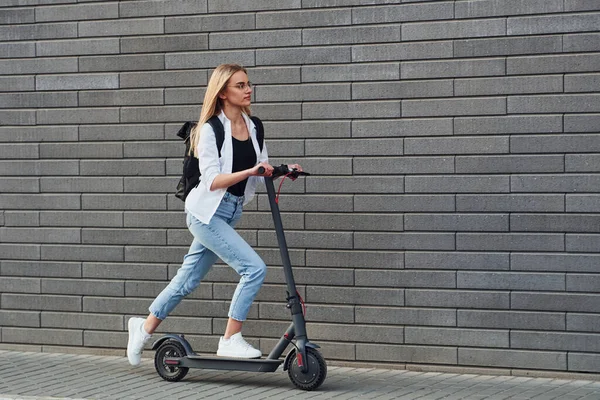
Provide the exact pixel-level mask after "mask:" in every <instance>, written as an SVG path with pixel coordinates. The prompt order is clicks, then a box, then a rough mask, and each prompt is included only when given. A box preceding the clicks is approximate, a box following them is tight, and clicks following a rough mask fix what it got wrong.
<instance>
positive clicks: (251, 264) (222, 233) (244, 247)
mask: <svg viewBox="0 0 600 400" xmlns="http://www.w3.org/2000/svg"><path fill="white" fill-rule="evenodd" d="M240 207H241V205H240ZM233 222H235V221H233ZM200 224H202V223H201V222H200V221H197V220H196V221H194V222H193V223H192V225H191V227H190V230H191V231H192V232H193V233H194V237H197V238H198V239H199V240H200V241H201V242H202V243H203V244H204V246H206V248H208V249H210V250H211V251H212V252H213V253H214V254H215V255H216V257H219V258H220V259H221V260H223V261H224V262H225V263H227V264H228V265H229V266H231V267H232V268H233V269H234V270H235V271H236V272H237V273H238V274H239V275H240V276H241V278H240V282H239V284H238V286H237V288H236V290H235V293H234V295H233V299H232V300H231V306H230V308H229V317H230V318H231V319H234V320H236V321H238V322H243V321H245V320H246V317H247V315H248V311H249V310H250V306H251V305H252V302H253V301H254V298H255V297H256V294H257V293H258V291H259V289H260V287H261V286H262V283H263V281H264V278H265V274H266V271H267V266H266V265H265V263H264V261H263V260H262V259H261V258H260V256H259V255H258V254H257V253H256V252H255V251H254V249H253V248H252V247H251V246H250V245H249V244H248V243H246V241H245V240H244V239H243V238H242V237H241V236H240V235H239V234H238V233H237V232H236V231H235V229H234V228H233V226H231V225H230V224H233V223H232V221H228V220H225V219H222V218H219V217H218V216H217V215H215V217H213V218H212V219H211V221H210V224H208V225H204V224H202V225H203V227H202V228H205V227H206V228H207V229H198V232H195V231H196V230H197V225H200ZM232 324H235V323H232Z"/></svg>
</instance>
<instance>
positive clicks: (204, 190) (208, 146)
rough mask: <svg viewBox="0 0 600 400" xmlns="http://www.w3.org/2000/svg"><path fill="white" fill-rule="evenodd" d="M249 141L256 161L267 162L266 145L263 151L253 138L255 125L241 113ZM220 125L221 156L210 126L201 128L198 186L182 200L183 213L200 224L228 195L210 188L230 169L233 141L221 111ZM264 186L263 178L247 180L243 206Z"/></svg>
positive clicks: (227, 122)
mask: <svg viewBox="0 0 600 400" xmlns="http://www.w3.org/2000/svg"><path fill="white" fill-rule="evenodd" d="M242 116H243V118H244V121H245V122H246V126H247V127H248V132H250V138H251V139H252V144H253V145H254V151H255V152H256V159H257V162H268V160H269V157H268V155H267V146H266V144H265V143H263V148H262V152H261V151H260V147H259V145H258V139H257V138H256V126H255V125H254V122H252V120H251V119H250V118H249V117H248V116H247V115H246V114H244V113H242ZM218 117H219V119H220V120H221V122H222V123H223V128H224V130H225V140H224V141H223V147H222V148H221V157H220V158H219V152H218V149H217V139H216V137H215V133H214V131H213V129H212V127H211V126H210V124H209V123H205V124H204V125H202V128H201V129H200V138H199V141H198V146H197V155H198V164H199V167H200V173H201V174H202V175H201V176H200V184H199V185H198V186H197V187H195V188H193V189H192V191H191V192H190V193H189V194H188V196H187V197H186V199H185V210H186V211H187V212H189V213H192V215H193V216H194V217H196V218H197V219H198V220H199V221H200V222H203V223H205V224H208V223H209V222H210V220H211V218H212V216H213V215H214V214H215V212H216V211H217V208H218V207H219V204H220V203H221V199H222V198H223V196H224V195H225V192H227V189H226V188H225V189H215V190H212V191H211V190H210V186H211V185H212V183H213V181H214V180H215V178H216V176H217V175H219V174H230V173H231V170H232V166H233V141H232V138H231V121H230V120H229V119H228V118H227V117H226V116H225V113H224V112H221V114H220V115H219V116H218ZM259 182H261V183H263V182H264V178H263V177H262V176H250V177H248V183H247V184H246V190H245V192H244V204H247V203H248V202H250V200H252V198H253V197H254V193H255V192H256V184H257V183H259Z"/></svg>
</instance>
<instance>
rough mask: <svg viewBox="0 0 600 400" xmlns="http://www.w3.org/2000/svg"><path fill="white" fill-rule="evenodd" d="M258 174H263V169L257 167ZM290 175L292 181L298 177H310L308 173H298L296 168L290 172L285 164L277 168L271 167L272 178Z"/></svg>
mask: <svg viewBox="0 0 600 400" xmlns="http://www.w3.org/2000/svg"><path fill="white" fill-rule="evenodd" d="M258 173H259V174H260V175H262V174H264V173H265V167H258ZM287 174H290V176H291V177H292V178H294V179H296V178H297V177H299V176H307V175H310V174H309V173H308V172H304V171H298V170H297V169H296V168H292V169H291V170H290V168H289V167H288V166H287V165H285V164H281V165H280V166H278V167H273V175H272V176H271V177H272V178H277V177H280V176H283V175H287Z"/></svg>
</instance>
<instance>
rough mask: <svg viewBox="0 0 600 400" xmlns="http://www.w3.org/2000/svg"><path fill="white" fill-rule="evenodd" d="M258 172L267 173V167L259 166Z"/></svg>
mask: <svg viewBox="0 0 600 400" xmlns="http://www.w3.org/2000/svg"><path fill="white" fill-rule="evenodd" d="M258 173H259V174H261V175H262V174H264V173H265V167H258Z"/></svg>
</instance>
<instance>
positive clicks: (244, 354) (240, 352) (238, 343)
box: [217, 332, 262, 358]
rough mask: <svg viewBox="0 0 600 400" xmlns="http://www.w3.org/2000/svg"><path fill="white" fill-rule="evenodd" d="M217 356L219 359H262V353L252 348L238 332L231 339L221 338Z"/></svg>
mask: <svg viewBox="0 0 600 400" xmlns="http://www.w3.org/2000/svg"><path fill="white" fill-rule="evenodd" d="M217 355H218V356H219V357H233V358H260V357H261V356H262V352H261V351H260V350H258V349H255V348H254V347H252V346H251V345H250V343H248V342H246V341H245V340H244V338H243V337H242V333H241V332H238V333H236V334H235V335H233V336H231V337H230V338H229V339H225V338H223V337H221V340H219V350H217Z"/></svg>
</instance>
